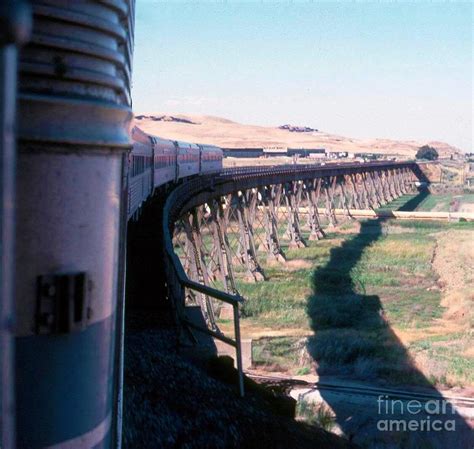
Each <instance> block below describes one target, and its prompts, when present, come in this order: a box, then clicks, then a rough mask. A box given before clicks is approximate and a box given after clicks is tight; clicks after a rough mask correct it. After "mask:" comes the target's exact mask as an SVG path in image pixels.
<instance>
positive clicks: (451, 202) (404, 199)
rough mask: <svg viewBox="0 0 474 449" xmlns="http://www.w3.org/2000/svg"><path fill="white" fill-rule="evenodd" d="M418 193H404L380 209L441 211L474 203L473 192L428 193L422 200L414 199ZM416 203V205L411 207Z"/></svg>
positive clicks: (451, 210) (450, 210)
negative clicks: (458, 205) (457, 205)
mask: <svg viewBox="0 0 474 449" xmlns="http://www.w3.org/2000/svg"><path fill="white" fill-rule="evenodd" d="M417 197H418V195H417V194H411V195H402V196H401V197H399V198H397V199H395V200H393V201H391V202H390V203H388V204H386V205H384V206H382V207H381V208H380V209H379V210H405V211H410V210H417V211H424V212H428V211H439V212H453V211H454V209H455V206H456V204H462V203H469V204H471V203H474V194H473V193H463V194H461V195H460V194H456V193H446V194H436V195H435V194H428V195H426V196H425V197H424V198H423V199H422V201H420V202H418V201H416V202H415V201H414V200H415V198H417ZM413 204H414V205H415V207H411V206H413Z"/></svg>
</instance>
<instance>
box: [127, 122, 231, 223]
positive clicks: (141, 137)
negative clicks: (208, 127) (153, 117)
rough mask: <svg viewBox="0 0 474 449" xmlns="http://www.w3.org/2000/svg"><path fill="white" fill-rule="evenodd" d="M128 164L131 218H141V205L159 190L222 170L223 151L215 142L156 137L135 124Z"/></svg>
mask: <svg viewBox="0 0 474 449" xmlns="http://www.w3.org/2000/svg"><path fill="white" fill-rule="evenodd" d="M131 135H132V140H133V149H132V151H131V152H130V155H129V159H128V164H129V169H128V218H133V217H137V216H138V214H139V211H140V208H141V206H142V205H143V203H144V202H145V201H146V200H147V198H148V197H150V196H151V195H152V194H153V193H154V192H155V190H156V189H158V188H163V187H167V186H169V185H170V184H172V183H177V182H181V181H182V180H183V179H185V178H189V177H192V176H199V175H203V174H206V175H208V174H210V173H217V172H219V171H220V170H222V159H223V151H222V149H221V148H219V147H216V146H213V145H197V144H194V143H189V142H182V141H173V140H167V139H162V138H160V137H156V136H152V135H149V134H147V133H146V132H144V131H142V130H141V129H140V128H138V127H137V126H135V127H134V128H133V129H132V132H131Z"/></svg>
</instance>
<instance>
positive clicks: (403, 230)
mask: <svg viewBox="0 0 474 449" xmlns="http://www.w3.org/2000/svg"><path fill="white" fill-rule="evenodd" d="M361 226H362V229H361V232H360V233H355V232H354V233H351V226H350V225H347V226H346V227H345V230H344V234H338V233H331V234H328V235H327V236H326V238H325V239H324V240H321V241H317V242H309V247H308V248H302V249H296V250H293V249H291V250H286V251H285V253H286V254H287V256H288V264H286V265H268V264H263V267H264V269H265V271H266V273H267V275H268V276H269V281H268V282H264V283H256V284H250V283H245V282H239V291H240V292H241V294H242V295H243V296H244V297H245V298H246V299H247V301H246V302H245V304H244V306H243V308H242V320H243V322H245V321H246V320H247V321H249V322H251V323H252V328H258V327H259V326H265V327H268V326H270V327H272V329H285V328H287V329H298V330H312V331H314V336H312V337H310V338H309V339H308V341H307V350H308V352H309V354H310V356H311V357H310V359H311V360H312V362H310V363H312V365H311V366H312V368H314V369H316V371H317V372H318V374H320V375H322V376H324V375H334V374H351V375H352V376H355V377H358V378H360V379H367V378H374V376H377V377H378V378H379V379H385V380H386V381H388V382H392V383H417V384H425V385H428V384H429V383H430V382H432V383H440V382H443V381H444V382H448V381H449V382H451V383H452V384H462V383H472V382H473V379H472V375H469V370H470V371H471V372H473V371H474V370H473V369H472V368H473V366H472V360H469V359H466V357H464V356H463V355H462V351H461V349H462V347H463V346H462V344H464V345H466V343H461V342H460V341H458V340H459V338H458V336H457V335H451V336H447V337H446V342H447V343H449V342H450V344H451V345H452V346H449V345H448V346H449V348H451V347H452V348H454V349H449V350H447V349H446V348H445V347H443V345H438V346H437V345H433V342H430V341H426V342H424V340H420V342H419V345H418V341H417V343H416V344H415V343H414V344H413V345H409V346H408V348H405V347H404V345H403V344H402V343H401V342H400V341H399V340H398V338H397V337H396V336H395V334H394V333H393V331H392V329H393V328H396V329H401V330H404V331H410V332H416V331H417V330H420V331H421V332H423V330H424V329H429V328H430V327H431V326H433V325H434V324H435V323H436V320H437V319H439V318H440V317H441V316H442V315H443V311H444V308H443V307H441V305H440V301H441V293H440V291H439V290H438V289H433V288H432V287H433V285H435V283H436V279H437V275H436V273H435V272H434V271H433V268H432V266H431V260H432V257H433V253H434V250H435V247H436V233H437V232H440V231H445V230H447V229H451V230H457V229H460V230H474V224H473V223H446V222H419V221H399V222H398V221H397V222H395V221H393V220H387V221H375V220H368V221H365V222H362V224H361ZM392 231H393V232H392ZM260 259H261V260H263V258H260ZM298 261H305V262H306V264H307V266H304V267H302V268H297V269H289V268H288V266H289V265H290V264H291V263H296V262H298ZM308 263H310V265H308ZM296 343H297V339H295V338H265V339H260V340H258V341H256V342H254V354H253V355H254V360H255V363H256V364H257V365H260V366H265V367H268V368H269V369H278V370H288V371H292V372H294V373H298V372H307V371H308V370H311V369H312V368H310V366H308V362H307V361H306V362H304V363H303V365H300V363H301V361H299V360H298V357H297V356H296V352H297V351H296V350H295V345H296ZM447 343H446V344H447ZM423 344H430V345H431V346H430V349H429V350H428V352H426V351H427V350H426V349H423ZM445 346H446V345H445ZM466 350H467V349H466ZM423 351H425V353H423ZM420 354H428V359H430V360H431V362H430V363H432V365H433V366H434V367H433V366H431V365H430V366H428V365H427V364H426V363H425V365H426V366H425V367H424V368H425V369H424V371H423V372H425V371H426V373H425V374H426V375H424V374H423V373H422V372H420V371H419V370H418V368H417V364H416V363H414V360H415V358H417V357H418V356H419V355H420Z"/></svg>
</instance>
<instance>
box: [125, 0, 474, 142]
mask: <svg viewBox="0 0 474 449" xmlns="http://www.w3.org/2000/svg"><path fill="white" fill-rule="evenodd" d="M473 60H474V54H473V3H472V2H465V3H445V2H436V3H433V2H423V3H420V2H416V3H415V2H405V3H396V2H395V3H394V2H392V3H380V2H374V3H368V2H363V3H360V2H359V3H348V2H324V3H323V2H318V1H314V2H299V1H293V2H289V1H287V2H278V3H277V2H273V1H265V2H237V1H227V2H203V1H201V2H200V1H182V2H175V1H164V2H163V1H161V2H160V1H156V0H137V9H136V31H135V54H134V73H133V99H134V110H135V112H136V113H143V112H145V113H146V112H166V113H173V112H174V113H189V114H208V115H218V116H222V117H226V118H229V119H233V120H236V121H239V122H243V123H251V124H260V125H271V126H277V125H281V124H284V123H291V124H296V125H308V126H313V127H316V128H318V129H320V130H324V131H327V132H331V133H338V134H342V135H347V136H352V137H360V138H368V137H386V138H396V139H417V140H424V141H426V140H443V141H446V142H448V143H451V144H453V145H456V146H458V147H460V148H461V149H463V150H465V151H473V119H472V118H473V111H472V107H473V79H472V78H473Z"/></svg>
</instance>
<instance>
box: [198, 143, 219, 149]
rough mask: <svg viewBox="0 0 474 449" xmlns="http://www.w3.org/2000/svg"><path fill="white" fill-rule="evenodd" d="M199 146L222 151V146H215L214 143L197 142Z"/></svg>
mask: <svg viewBox="0 0 474 449" xmlns="http://www.w3.org/2000/svg"><path fill="white" fill-rule="evenodd" d="M199 146H200V147H202V149H203V150H219V151H222V148H220V147H217V146H216V145H206V144H202V143H200V144H199Z"/></svg>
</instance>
